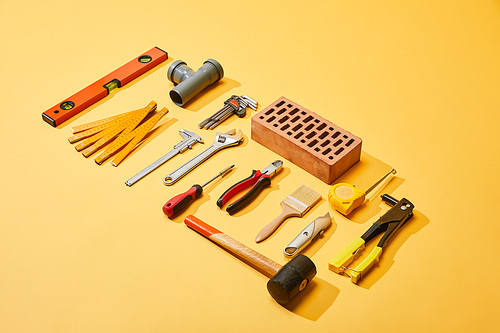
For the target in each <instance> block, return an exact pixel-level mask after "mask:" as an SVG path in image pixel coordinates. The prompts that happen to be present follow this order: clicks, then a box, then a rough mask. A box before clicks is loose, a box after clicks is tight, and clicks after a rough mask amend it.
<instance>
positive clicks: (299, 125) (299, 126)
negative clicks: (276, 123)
mask: <svg viewBox="0 0 500 333" xmlns="http://www.w3.org/2000/svg"><path fill="white" fill-rule="evenodd" d="M301 127H302V124H298V125H297V126H295V127H294V128H292V131H294V132H297V130H298V129H300V128H301Z"/></svg>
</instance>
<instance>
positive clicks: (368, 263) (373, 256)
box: [348, 246, 382, 283]
mask: <svg viewBox="0 0 500 333" xmlns="http://www.w3.org/2000/svg"><path fill="white" fill-rule="evenodd" d="M381 254H382V248H381V247H378V246H376V247H375V248H374V249H373V250H372V252H370V254H369V255H368V257H366V258H365V259H364V260H363V261H362V262H361V263H360V264H359V265H358V266H356V268H354V269H352V270H351V271H350V272H349V274H348V275H349V276H350V277H351V282H352V283H358V281H359V280H360V279H361V278H362V277H363V276H364V275H365V273H366V272H368V271H369V270H370V268H372V267H373V265H375V264H376V263H378V262H379V260H380V255H381Z"/></svg>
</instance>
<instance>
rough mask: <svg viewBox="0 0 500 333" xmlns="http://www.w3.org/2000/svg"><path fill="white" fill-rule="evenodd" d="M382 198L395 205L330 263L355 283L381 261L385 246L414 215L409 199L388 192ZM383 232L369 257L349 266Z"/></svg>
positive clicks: (335, 269) (332, 268) (336, 271)
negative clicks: (366, 245)
mask: <svg viewBox="0 0 500 333" xmlns="http://www.w3.org/2000/svg"><path fill="white" fill-rule="evenodd" d="M382 199H383V200H384V201H385V202H387V203H388V204H390V205H392V206H393V207H392V208H391V209H390V210H388V211H387V213H385V214H384V215H382V216H381V217H380V218H379V219H378V220H377V221H376V222H375V223H374V224H373V225H372V226H371V227H370V228H369V229H368V230H367V231H366V232H365V233H364V234H363V235H362V236H361V237H359V238H357V239H355V240H354V242H352V243H351V244H349V245H348V246H347V247H346V248H345V249H344V250H342V251H341V252H340V253H339V254H337V256H335V257H334V258H333V259H332V260H331V261H330V262H329V263H328V268H329V269H330V270H332V271H334V272H335V273H338V274H343V275H347V276H350V277H351V282H353V283H358V281H359V280H360V279H361V278H362V277H363V276H364V275H365V274H366V272H368V271H369V270H370V269H371V268H372V267H373V265H375V264H376V263H378V262H379V260H380V255H381V254H382V249H383V248H384V246H385V245H387V243H388V242H389V240H391V239H392V237H393V236H394V235H395V234H396V233H397V231H398V230H399V229H401V227H402V226H403V225H404V224H405V223H406V222H407V221H408V220H409V219H410V218H411V217H412V216H413V208H414V206H413V204H412V203H411V202H410V201H409V200H408V199H406V198H403V199H401V200H400V201H397V200H396V199H394V198H392V197H391V196H389V195H387V194H384V195H383V196H382ZM382 232H385V233H384V235H383V236H382V238H381V239H380V240H379V242H378V244H377V246H375V248H374V249H373V250H372V252H371V253H370V254H369V255H368V257H366V258H365V259H364V260H363V261H362V262H361V263H360V264H359V265H358V266H356V267H355V268H349V267H348V266H349V264H351V263H352V262H353V261H354V260H356V259H357V258H358V257H359V256H360V255H361V253H362V252H363V250H364V249H365V244H366V243H368V242H369V241H370V240H372V239H373V238H375V237H376V236H377V235H379V234H380V233H382Z"/></svg>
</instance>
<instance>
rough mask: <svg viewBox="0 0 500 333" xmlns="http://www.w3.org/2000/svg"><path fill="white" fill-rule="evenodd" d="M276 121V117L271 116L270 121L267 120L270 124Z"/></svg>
mask: <svg viewBox="0 0 500 333" xmlns="http://www.w3.org/2000/svg"><path fill="white" fill-rule="evenodd" d="M274 119H276V117H275V116H271V117H269V119H268V120H266V121H267V122H268V123H270V122H271V121H273V120H274Z"/></svg>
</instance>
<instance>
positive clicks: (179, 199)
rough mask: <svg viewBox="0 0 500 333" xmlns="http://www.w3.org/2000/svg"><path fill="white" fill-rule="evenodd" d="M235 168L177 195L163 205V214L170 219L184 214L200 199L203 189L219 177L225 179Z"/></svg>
mask: <svg viewBox="0 0 500 333" xmlns="http://www.w3.org/2000/svg"><path fill="white" fill-rule="evenodd" d="M233 168H234V164H233V165H231V166H228V167H227V168H225V169H224V170H222V171H221V172H219V173H218V174H217V175H216V176H214V177H212V178H211V179H210V180H208V181H207V182H205V183H204V184H202V185H198V184H194V185H193V186H191V188H190V189H189V190H187V191H186V192H184V193H182V194H179V195H176V196H175V197H173V198H172V199H170V200H168V201H167V203H166V204H164V205H163V212H164V213H165V215H167V216H168V217H172V216H174V215H177V214H179V213H181V212H183V211H184V210H185V209H186V208H187V207H188V206H189V205H190V204H191V203H192V202H193V201H194V200H195V199H196V198H199V197H200V196H201V194H202V193H203V188H204V187H205V186H207V185H208V184H210V183H211V182H213V181H214V180H216V179H217V178H219V177H224V176H225V175H226V174H227V173H228V172H229V171H231V170H232V169H233Z"/></svg>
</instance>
